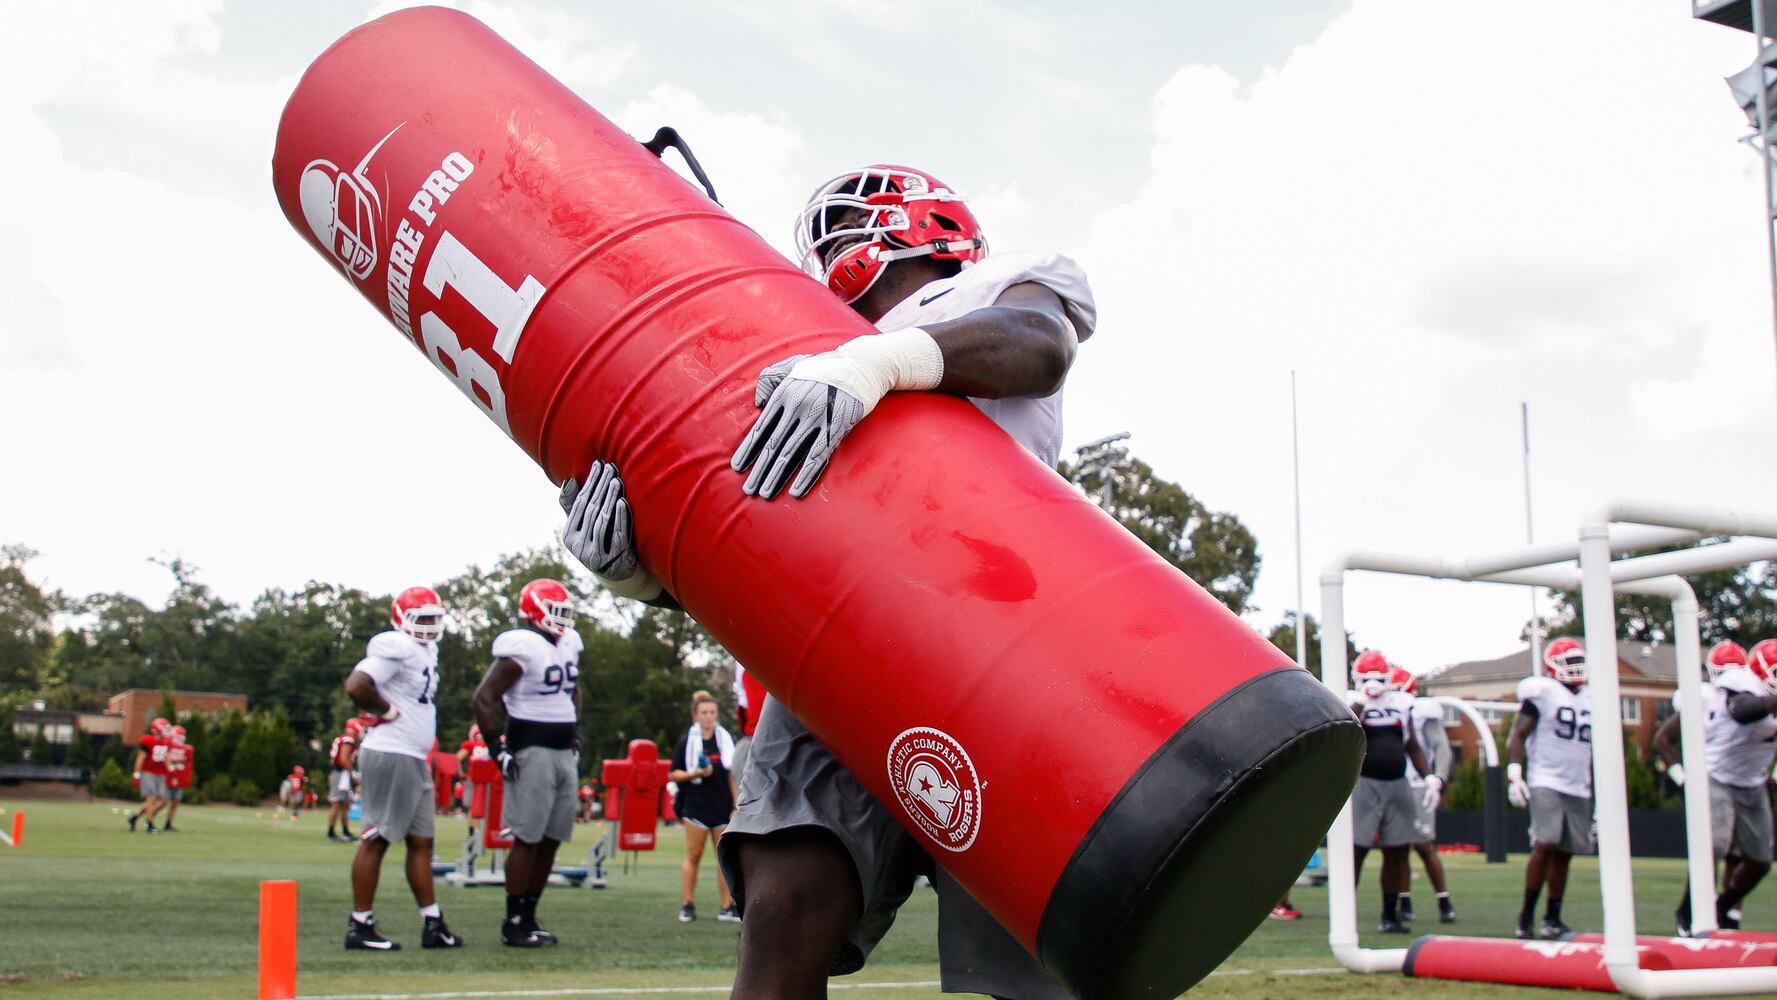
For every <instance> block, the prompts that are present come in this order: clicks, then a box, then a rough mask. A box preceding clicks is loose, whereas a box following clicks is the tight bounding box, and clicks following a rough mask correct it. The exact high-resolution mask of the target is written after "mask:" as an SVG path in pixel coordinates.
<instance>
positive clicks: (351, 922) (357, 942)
mask: <svg viewBox="0 0 1777 1000" xmlns="http://www.w3.org/2000/svg"><path fill="white" fill-rule="evenodd" d="M354 948H361V949H363V950H364V951H400V950H401V946H400V945H398V944H396V943H395V942H393V941H390V940H389V939H388V938H386V937H383V936H382V933H381V932H380V931H378V930H377V929H376V921H375V920H374V919H372V920H367V921H364V922H362V923H360V922H359V921H358V918H356V917H347V918H346V949H347V950H348V951H349V950H351V949H354Z"/></svg>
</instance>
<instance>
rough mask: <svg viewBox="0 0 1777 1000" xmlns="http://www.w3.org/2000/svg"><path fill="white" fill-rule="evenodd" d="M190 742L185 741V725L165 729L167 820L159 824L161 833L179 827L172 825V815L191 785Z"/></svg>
mask: <svg viewBox="0 0 1777 1000" xmlns="http://www.w3.org/2000/svg"><path fill="white" fill-rule="evenodd" d="M191 762H192V751H191V744H189V743H187V742H185V727H184V726H173V727H171V728H169V729H168V730H167V797H166V802H167V821H166V822H165V823H163V824H161V831H162V832H163V833H178V832H179V828H178V827H176V826H174V825H173V817H174V816H177V815H178V814H179V803H180V802H182V801H184V799H185V790H186V789H187V788H190V787H191V774H192V770H191Z"/></svg>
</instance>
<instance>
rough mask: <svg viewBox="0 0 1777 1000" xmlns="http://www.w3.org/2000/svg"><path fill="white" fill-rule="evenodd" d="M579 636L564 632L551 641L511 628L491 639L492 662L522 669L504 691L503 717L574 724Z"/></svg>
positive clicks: (578, 669) (537, 634) (536, 634)
mask: <svg viewBox="0 0 1777 1000" xmlns="http://www.w3.org/2000/svg"><path fill="white" fill-rule="evenodd" d="M584 648H585V646H584V644H582V642H581V641H580V633H579V632H576V631H574V630H573V629H568V630H567V631H566V632H563V633H562V634H561V638H559V639H556V640H555V641H554V642H550V641H549V637H548V636H546V635H544V634H543V633H541V632H538V631H537V630H535V629H528V628H515V629H513V630H512V631H510V632H501V633H500V634H499V635H497V636H495V637H494V659H496V660H498V659H507V660H511V661H513V662H514V663H517V664H518V665H519V666H521V667H523V668H524V676H523V677H520V678H519V679H518V682H517V683H516V684H513V685H512V686H511V687H509V688H507V689H506V698H505V700H506V715H507V717H509V718H513V719H524V720H525V721H527V722H575V721H577V720H578V719H579V713H578V711H577V710H576V709H575V707H574V688H575V687H577V686H578V685H579V683H580V652H581V650H583V649H584Z"/></svg>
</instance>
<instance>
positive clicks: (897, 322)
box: [876, 253, 1098, 468]
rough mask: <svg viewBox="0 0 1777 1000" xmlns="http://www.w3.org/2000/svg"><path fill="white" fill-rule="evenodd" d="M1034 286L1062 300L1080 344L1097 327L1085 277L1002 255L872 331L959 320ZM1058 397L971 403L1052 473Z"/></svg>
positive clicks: (1065, 267) (925, 291) (1064, 267)
mask: <svg viewBox="0 0 1777 1000" xmlns="http://www.w3.org/2000/svg"><path fill="white" fill-rule="evenodd" d="M1025 282H1034V283H1036V284H1039V285H1042V286H1044V287H1045V288H1048V289H1049V290H1050V291H1052V292H1054V293H1055V294H1056V295H1058V296H1060V297H1061V303H1062V305H1063V306H1064V307H1065V308H1066V310H1067V318H1068V322H1070V323H1071V324H1073V328H1074V336H1075V337H1077V338H1078V339H1080V340H1082V341H1084V340H1085V339H1086V338H1087V337H1090V336H1092V331H1093V330H1094V329H1095V328H1096V326H1097V323H1098V307H1097V306H1096V305H1094V304H1093V301H1092V289H1091V288H1090V287H1088V286H1087V284H1086V272H1084V271H1082V270H1080V265H1078V264H1075V263H1074V262H1073V261H1072V260H1069V259H1068V258H1066V257H1063V256H1061V255H1059V254H1039V253H1002V254H994V255H992V256H990V257H988V258H987V259H985V260H983V261H981V262H979V263H977V264H972V265H970V266H969V267H965V268H963V270H962V273H961V274H958V275H956V276H954V277H950V278H944V279H942V280H940V281H934V282H932V283H931V284H928V285H926V286H925V287H923V288H921V289H920V290H919V291H917V292H915V293H914V294H912V295H909V296H907V297H906V298H905V299H902V300H901V301H900V303H899V304H897V305H896V306H895V307H894V308H893V309H890V310H889V311H888V312H887V313H886V314H885V315H884V316H883V317H882V319H880V320H877V322H876V327H877V329H879V330H881V331H882V332H884V333H893V332H895V331H896V330H905V329H907V328H908V327H910V326H919V327H923V326H929V325H931V324H933V323H943V322H946V321H948V320H953V319H957V318H960V317H962V316H964V315H966V314H968V313H972V312H974V311H975V310H977V309H984V308H986V307H987V306H991V305H993V304H994V302H995V301H997V300H998V299H999V297H1000V296H1001V295H1002V294H1004V293H1005V291H1006V289H1008V288H1011V287H1012V286H1013V285H1020V284H1024V283H1025ZM1061 393H1062V390H1060V389H1057V390H1055V391H1054V392H1053V393H1051V394H1050V395H1047V396H1043V397H1041V398H1036V397H1032V396H1017V397H1013V398H1010V399H975V398H973V397H971V398H970V399H969V402H971V403H974V404H975V407H976V409H979V410H980V411H981V412H982V413H985V414H987V416H988V418H989V419H990V420H992V421H993V422H994V423H996V424H998V425H1000V429H1001V430H1003V431H1005V432H1006V433H1007V434H1010V435H1012V437H1013V439H1014V440H1016V441H1017V442H1018V443H1019V444H1021V445H1023V446H1024V448H1025V450H1026V451H1028V452H1030V453H1031V454H1033V455H1035V456H1036V457H1037V458H1038V459H1040V460H1041V461H1042V462H1043V463H1044V464H1046V465H1048V466H1049V467H1050V468H1054V467H1055V464H1056V463H1057V462H1058V461H1060V459H1061Z"/></svg>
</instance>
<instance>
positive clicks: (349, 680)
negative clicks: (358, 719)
mask: <svg viewBox="0 0 1777 1000" xmlns="http://www.w3.org/2000/svg"><path fill="white" fill-rule="evenodd" d="M346 697H347V698H350V699H352V704H354V705H357V706H358V707H359V708H361V709H363V710H364V711H366V712H369V713H370V714H372V715H374V716H376V717H377V718H379V719H382V720H383V721H385V722H386V721H388V720H389V719H392V718H394V717H395V708H394V706H392V705H390V704H389V702H388V700H387V699H385V698H384V697H383V694H382V692H381V691H378V690H377V688H376V678H375V677H372V676H371V675H370V672H369V671H368V670H364V669H358V670H354V671H352V672H351V673H350V674H348V675H346Z"/></svg>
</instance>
